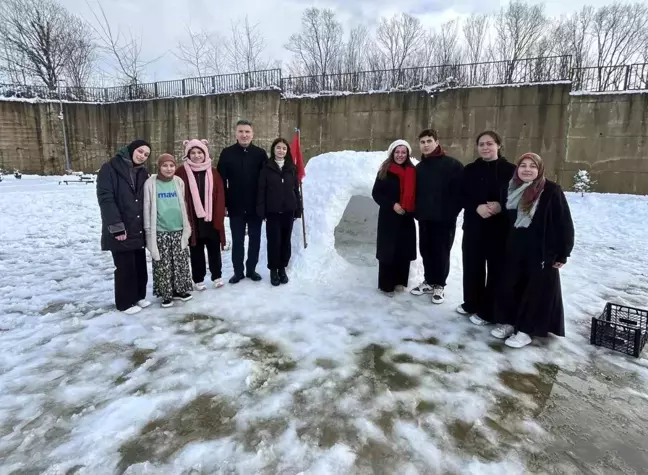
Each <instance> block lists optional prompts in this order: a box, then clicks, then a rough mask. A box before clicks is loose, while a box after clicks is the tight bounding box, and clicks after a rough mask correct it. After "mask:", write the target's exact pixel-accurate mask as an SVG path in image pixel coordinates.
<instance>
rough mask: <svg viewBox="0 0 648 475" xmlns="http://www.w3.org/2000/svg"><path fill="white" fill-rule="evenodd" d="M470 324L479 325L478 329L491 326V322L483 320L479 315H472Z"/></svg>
mask: <svg viewBox="0 0 648 475" xmlns="http://www.w3.org/2000/svg"><path fill="white" fill-rule="evenodd" d="M470 323H472V324H473V325H477V326H478V327H485V326H486V325H490V322H487V321H486V320H484V319H483V318H479V317H478V316H477V315H472V316H471V317H470Z"/></svg>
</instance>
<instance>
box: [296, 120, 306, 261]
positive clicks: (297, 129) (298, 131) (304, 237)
mask: <svg viewBox="0 0 648 475" xmlns="http://www.w3.org/2000/svg"><path fill="white" fill-rule="evenodd" d="M295 131H296V132H297V143H299V152H300V153H301V131H300V130H299V128H295ZM303 160H304V158H303V154H302V161H303ZM299 195H300V197H301V201H302V219H301V222H302V237H303V239H304V249H306V248H307V247H308V242H307V241H306V211H305V210H304V188H303V186H302V181H301V180H299Z"/></svg>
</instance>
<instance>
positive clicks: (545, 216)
mask: <svg viewBox="0 0 648 475" xmlns="http://www.w3.org/2000/svg"><path fill="white" fill-rule="evenodd" d="M516 163H517V170H516V172H515V174H514V176H513V178H512V179H511V183H510V185H509V190H508V196H507V202H506V209H507V212H508V215H509V221H510V223H511V228H510V233H509V238H508V243H507V260H506V274H505V276H506V277H505V279H504V282H503V284H502V290H501V294H500V295H499V297H498V302H497V308H498V311H497V313H496V318H497V323H499V324H500V325H499V326H498V327H497V328H495V329H494V330H493V331H492V332H491V334H492V335H493V336H495V337H496V338H502V339H504V338H508V339H507V340H506V345H507V346H510V347H512V348H522V347H523V346H526V345H528V344H529V343H531V342H532V338H533V337H546V336H547V335H548V334H549V333H553V334H555V335H556V336H565V316H564V310H563V301H562V291H561V285H560V273H559V269H561V268H562V267H563V266H564V265H565V263H566V262H567V258H568V257H569V256H570V254H571V251H572V249H573V247H574V225H573V222H572V218H571V213H570V211H569V205H568V204H567V199H566V198H565V195H564V193H563V192H562V190H561V189H560V187H559V186H558V185H557V184H556V183H553V182H551V181H549V180H547V179H546V178H545V176H544V165H543V162H542V158H540V157H539V156H538V155H536V154H534V153H525V154H524V155H522V156H521V157H520V158H518V160H517V162H516Z"/></svg>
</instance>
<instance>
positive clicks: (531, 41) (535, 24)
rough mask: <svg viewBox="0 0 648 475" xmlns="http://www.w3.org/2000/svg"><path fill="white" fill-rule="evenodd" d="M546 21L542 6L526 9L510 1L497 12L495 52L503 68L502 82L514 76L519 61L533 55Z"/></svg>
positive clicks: (530, 6) (525, 6)
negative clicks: (503, 61) (505, 63)
mask: <svg viewBox="0 0 648 475" xmlns="http://www.w3.org/2000/svg"><path fill="white" fill-rule="evenodd" d="M546 24H547V19H546V17H545V14H544V5H542V4H538V5H530V4H527V3H524V2H523V1H522V0H514V1H512V2H511V3H509V4H508V6H507V7H504V8H502V9H501V10H500V13H499V15H498V17H497V28H498V33H499V34H498V35H497V37H496V46H497V52H498V53H499V56H500V59H502V60H506V61H507V65H506V66H505V67H504V68H503V69H502V71H501V72H502V73H504V77H503V78H502V79H503V80H504V82H506V83H510V82H512V81H513V79H514V76H516V70H517V68H518V63H519V60H520V59H522V58H525V57H529V56H530V55H531V54H532V53H533V49H534V47H535V46H536V43H537V41H538V40H539V39H540V38H541V37H542V34H543V33H544V30H545V25H546Z"/></svg>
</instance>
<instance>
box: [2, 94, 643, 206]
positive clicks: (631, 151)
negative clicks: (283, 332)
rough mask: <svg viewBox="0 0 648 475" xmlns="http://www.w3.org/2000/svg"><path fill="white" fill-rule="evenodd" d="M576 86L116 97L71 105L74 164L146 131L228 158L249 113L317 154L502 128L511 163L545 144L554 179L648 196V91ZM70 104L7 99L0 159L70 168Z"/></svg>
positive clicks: (160, 143)
mask: <svg viewBox="0 0 648 475" xmlns="http://www.w3.org/2000/svg"><path fill="white" fill-rule="evenodd" d="M569 91H570V85H569V84H552V85H538V86H525V87H493V88H466V89H455V90H449V91H444V92H440V93H435V94H434V95H430V94H428V93H426V92H397V93H390V94H354V95H340V96H329V97H326V96H322V97H314V98H294V99H282V97H281V94H280V92H279V91H262V92H249V93H239V94H229V95H214V96H197V97H188V98H177V99H159V100H151V101H134V102H124V103H115V104H81V103H66V104H65V105H64V108H65V123H66V126H67V132H68V143H69V149H70V156H71V163H72V168H73V169H77V170H80V169H81V170H85V171H94V170H96V169H97V168H99V166H101V164H102V163H103V162H104V161H105V160H106V159H107V158H109V157H111V156H112V155H113V154H114V152H115V150H116V149H117V148H119V147H120V146H121V145H124V144H126V143H128V142H129V141H130V140H132V139H133V138H136V137H142V138H146V139H148V140H150V141H151V143H152V145H153V154H154V156H157V155H159V154H160V153H162V152H172V153H174V154H176V155H177V156H179V155H181V152H182V141H183V140H185V139H187V138H195V137H199V138H207V139H208V140H209V141H210V144H211V145H210V150H211V154H212V157H213V158H216V157H217V156H218V154H219V153H220V150H221V149H222V148H223V147H225V146H227V145H229V144H231V143H233V141H234V124H235V123H236V121H237V120H238V119H239V118H247V119H250V120H252V121H253V122H254V124H255V133H256V142H257V143H258V144H259V145H261V146H263V147H266V148H268V147H269V145H270V143H271V141H272V140H273V139H274V138H275V137H277V136H278V135H279V134H281V135H283V136H284V137H286V138H288V139H292V137H293V134H294V128H295V127H300V128H301V130H302V147H303V149H304V153H305V156H306V158H307V159H308V158H310V157H312V156H314V155H317V154H319V153H323V152H328V151H336V150H380V149H386V148H387V146H388V145H389V143H390V142H391V141H393V140H395V139H397V138H405V139H407V140H408V141H410V143H412V145H413V146H414V149H415V150H417V147H416V142H417V134H418V132H419V131H420V130H421V129H423V128H425V127H429V126H433V127H436V128H437V129H438V130H439V133H440V135H441V142H442V144H443V146H444V147H445V148H446V149H447V151H448V153H449V154H451V155H453V156H455V157H456V158H458V159H460V160H461V161H463V162H464V163H467V162H469V161H470V160H472V159H474V157H475V150H474V138H475V136H476V134H477V133H479V132H480V131H482V130H485V129H491V128H492V129H495V130H497V131H498V132H499V133H500V134H501V135H502V137H503V138H504V154H505V155H506V156H507V157H509V158H510V159H511V160H512V159H514V158H515V157H517V156H519V155H520V154H521V153H523V152H526V151H534V152H538V153H540V155H542V156H543V157H544V158H545V160H546V162H547V170H548V173H549V176H550V177H551V178H556V179H558V180H559V181H560V182H561V183H562V184H563V186H565V187H570V186H571V184H572V177H573V175H574V173H575V172H576V171H577V170H579V169H586V170H589V171H590V172H591V173H592V175H593V177H594V179H596V180H598V182H599V184H598V185H597V187H596V189H597V190H599V191H605V192H622V193H648V119H647V116H648V94H623V95H587V96H570V94H569ZM58 114H59V104H58V103H29V102H19V101H12V102H9V101H0V167H3V168H6V169H13V168H18V169H21V170H22V171H23V172H27V173H61V172H62V171H63V170H64V168H65V154H64V149H63V136H62V132H61V121H60V120H59V118H58Z"/></svg>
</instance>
